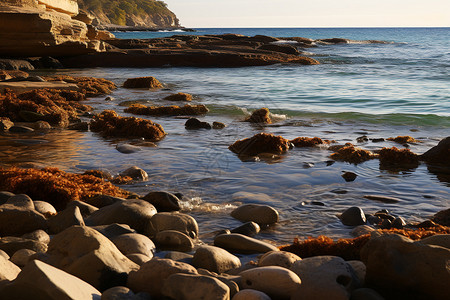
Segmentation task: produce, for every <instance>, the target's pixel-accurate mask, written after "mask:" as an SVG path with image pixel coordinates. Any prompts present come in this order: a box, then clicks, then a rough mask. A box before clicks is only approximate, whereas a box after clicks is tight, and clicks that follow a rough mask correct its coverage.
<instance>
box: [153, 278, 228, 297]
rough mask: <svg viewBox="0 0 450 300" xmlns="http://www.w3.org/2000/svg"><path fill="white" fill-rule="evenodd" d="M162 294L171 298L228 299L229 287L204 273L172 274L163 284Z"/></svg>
mask: <svg viewBox="0 0 450 300" xmlns="http://www.w3.org/2000/svg"><path fill="white" fill-rule="evenodd" d="M162 294H163V295H164V296H166V297H169V298H172V299H184V300H197V299H205V300H221V299H223V300H228V299H230V289H229V287H228V286H227V285H226V284H225V283H223V282H221V281H220V280H218V279H216V278H214V277H210V276H204V275H194V274H173V275H170V276H169V277H168V278H167V279H166V280H165V281H164V284H163V287H162Z"/></svg>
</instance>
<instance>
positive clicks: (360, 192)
mask: <svg viewBox="0 0 450 300" xmlns="http://www.w3.org/2000/svg"><path fill="white" fill-rule="evenodd" d="M223 33H237V34H244V35H256V34H262V35H270V36H275V37H280V38H282V37H292V36H301V37H307V38H312V39H319V38H333V37H339V38H347V39H351V40H356V41H362V40H381V41H386V42H387V43H361V42H358V43H350V44H338V45H318V46H317V47H314V48H308V49H300V50H302V51H305V52H307V55H308V56H310V57H313V58H315V59H317V60H318V61H319V62H320V63H321V64H320V65H314V66H299V65H289V64H281V65H272V66H261V67H245V68H187V67H185V68H181V67H180V68H141V69H139V68H122V69H106V68H96V69H82V70H81V69H80V70H76V69H72V70H58V72H57V73H58V74H61V73H64V74H71V75H75V76H95V77H103V78H106V79H109V80H112V81H114V82H115V83H116V84H117V85H118V86H121V85H122V84H123V82H124V81H125V80H126V79H127V78H131V77H141V76H155V77H156V78H158V79H159V80H160V81H161V82H163V83H164V84H165V89H162V90H159V91H143V90H129V89H123V88H119V89H117V90H115V91H114V92H113V94H112V95H111V96H112V97H113V101H105V100H104V98H105V97H96V98H93V99H90V100H88V101H86V104H89V105H91V106H93V107H94V108H95V111H96V112H101V111H102V110H104V109H114V110H116V111H117V112H119V114H120V115H123V116H130V114H126V113H124V112H123V110H124V108H125V107H126V105H128V104H129V103H136V102H138V103H143V104H146V105H173V104H174V103H173V102H168V101H164V100H162V98H164V97H165V96H167V95H169V94H171V93H175V92H186V93H190V94H192V95H193V96H194V100H193V103H199V104H205V105H206V106H208V108H209V109H210V112H209V113H208V114H207V115H206V116H204V117H201V119H202V120H204V121H207V122H213V121H220V122H223V123H225V124H226V125H227V127H226V128H225V129H222V130H186V129H185V128H184V123H185V122H186V119H183V118H175V117H148V118H149V119H151V120H153V121H155V122H157V123H159V124H161V125H162V126H163V127H164V129H165V131H166V132H167V136H166V137H165V138H164V139H163V140H162V141H160V142H158V143H157V147H142V150H141V151H139V152H136V153H133V154H123V153H120V152H118V151H117V150H116V149H115V147H116V146H117V145H118V144H120V143H129V142H136V141H133V140H130V139H104V138H102V137H100V136H98V135H97V134H94V133H91V132H87V133H80V132H72V131H60V130H53V131H50V132H48V133H45V134H44V133H43V134H41V135H39V136H36V135H31V136H28V137H27V136H24V135H23V134H22V135H14V134H10V135H3V136H1V137H0V150H1V151H0V158H1V160H2V162H3V163H4V164H15V163H21V162H39V163H41V164H43V165H46V166H55V167H59V168H61V169H63V170H66V171H71V172H83V171H85V170H89V169H103V170H108V171H110V172H112V173H113V174H117V173H118V172H120V171H121V170H124V169H126V168H127V167H130V166H133V165H137V166H139V167H141V168H143V169H144V170H146V171H147V172H148V174H149V176H150V179H149V181H147V182H139V183H133V184H130V185H124V186H122V188H124V189H127V190H130V191H132V192H136V193H139V194H141V195H144V194H145V193H147V192H149V191H159V190H164V191H170V192H181V193H183V194H184V195H185V198H184V202H183V207H184V210H183V211H184V212H186V213H189V214H191V215H193V216H194V217H195V218H196V219H197V221H198V222H199V225H200V236H201V238H203V239H204V240H205V241H208V239H211V237H212V236H213V232H214V231H215V230H219V229H226V228H233V227H236V226H238V225H240V222H239V221H237V220H234V219H233V218H232V217H231V216H230V215H229V213H230V211H231V210H233V209H234V208H235V207H237V206H239V205H240V204H242V203H259V204H267V205H271V206H273V207H274V208H276V209H277V210H278V211H279V213H280V222H279V223H278V224H276V225H274V226H271V227H269V228H267V229H265V230H263V232H262V234H261V235H260V238H265V239H268V240H272V241H275V242H276V243H278V244H280V243H290V242H292V240H293V239H294V238H295V237H301V238H304V237H307V236H317V235H319V234H326V235H329V236H331V237H334V238H338V237H349V236H350V231H351V228H350V227H347V226H344V225H342V224H341V222H340V221H339V219H338V217H337V216H338V215H339V214H340V213H341V212H342V211H343V210H345V209H346V208H348V207H351V206H359V207H361V208H362V209H363V210H364V211H365V212H366V213H374V212H376V211H378V210H380V209H388V210H389V211H390V212H391V213H392V214H394V215H399V216H402V217H403V218H405V219H406V220H407V221H409V222H414V221H421V220H423V219H425V218H428V217H430V216H432V215H433V214H434V213H436V212H437V211H439V210H442V209H446V208H448V207H449V206H450V193H449V192H450V183H449V182H450V180H449V176H448V175H447V176H445V175H442V174H434V173H432V172H431V171H429V170H428V168H427V166H426V165H425V164H421V165H420V166H419V167H417V168H415V169H386V168H384V167H380V165H379V161H378V160H371V161H368V162H364V163H362V164H358V165H354V164H350V163H346V162H333V161H330V158H329V155H330V154H331V152H330V151H328V150H326V149H323V148H296V149H293V150H290V151H289V152H288V153H287V154H285V155H281V156H280V157H277V158H275V159H264V158H260V159H259V160H258V159H254V160H252V161H241V160H240V159H239V158H238V157H237V156H236V155H235V154H234V153H232V152H231V151H230V150H228V146H229V145H231V144H232V143H233V142H234V141H236V140H238V139H242V138H247V137H251V136H253V135H254V134H256V133H259V132H268V133H274V134H276V135H282V136H283V137H285V138H288V139H293V138H295V137H298V136H307V137H314V136H318V137H320V138H324V139H332V140H335V141H336V142H338V143H340V144H343V143H346V142H351V143H353V144H355V145H357V146H360V147H362V148H365V149H369V150H376V149H380V148H382V147H393V146H396V147H399V148H402V147H403V145H400V144H396V143H394V142H390V141H384V142H381V143H373V142H370V141H369V142H364V143H357V141H356V138H358V137H360V136H363V135H366V136H367V137H368V138H389V137H395V136H399V135H410V136H413V137H414V138H416V139H418V140H419V141H420V142H419V143H415V144H411V145H410V149H411V150H412V151H413V152H415V153H418V154H421V153H424V152H425V151H426V150H428V149H429V148H431V147H432V146H434V145H436V144H437V143H438V141H439V140H440V139H442V138H444V137H446V136H449V135H450V134H449V133H450V77H449V67H450V49H449V47H448V45H449V42H450V29H449V28H298V29H295V28H260V29H237V28H233V29H217V28H216V29H197V32H195V33H186V34H200V35H204V34H223ZM115 34H116V36H117V37H118V38H152V37H163V36H170V35H172V34H184V33H179V32H176V33H168V32H159V33H158V32H118V33H115ZM261 107H267V108H269V109H270V111H271V112H272V114H273V116H274V118H275V119H276V122H275V123H274V124H272V125H269V126H265V127H261V126H253V125H251V124H249V123H245V122H242V120H243V119H244V118H245V117H246V116H248V114H249V113H250V112H251V111H252V110H254V109H258V108H261ZM30 141H31V142H30ZM344 171H351V172H354V173H356V174H357V175H358V177H357V178H356V180H355V181H353V182H345V180H344V179H343V178H342V177H341V174H342V172H344ZM368 194H371V195H381V196H393V197H396V198H399V199H400V202H398V203H394V204H385V203H380V202H375V201H373V200H368V199H366V198H364V197H363V196H364V195H368ZM317 202H320V203H322V204H323V205H315V204H312V203H317Z"/></svg>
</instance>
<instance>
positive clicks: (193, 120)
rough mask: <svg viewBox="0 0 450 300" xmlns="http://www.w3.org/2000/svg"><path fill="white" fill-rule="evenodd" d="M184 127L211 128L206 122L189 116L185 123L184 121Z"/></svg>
mask: <svg viewBox="0 0 450 300" xmlns="http://www.w3.org/2000/svg"><path fill="white" fill-rule="evenodd" d="M184 128H186V129H211V128H212V127H211V124H209V123H208V122H202V121H200V120H199V119H197V118H189V119H188V120H187V121H186V123H184Z"/></svg>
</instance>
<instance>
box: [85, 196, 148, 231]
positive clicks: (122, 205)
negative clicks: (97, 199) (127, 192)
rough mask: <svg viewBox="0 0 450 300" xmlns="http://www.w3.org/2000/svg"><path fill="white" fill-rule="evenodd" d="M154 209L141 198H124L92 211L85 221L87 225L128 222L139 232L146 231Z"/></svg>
mask: <svg viewBox="0 0 450 300" xmlns="http://www.w3.org/2000/svg"><path fill="white" fill-rule="evenodd" d="M154 214H156V209H155V207H154V206H153V205H151V204H150V203H148V202H146V201H143V200H134V199H133V200H132V199H130V200H126V201H122V202H116V203H114V204H111V205H108V206H105V207H102V208H100V209H99V210H97V211H96V212H94V213H92V214H91V215H90V216H89V217H88V218H86V220H85V222H86V224H87V225H89V226H98V225H109V224H113V223H119V224H128V225H129V226H130V227H131V228H133V229H135V230H136V231H137V232H139V233H144V234H145V233H146V232H147V230H148V227H149V224H150V222H151V219H152V216H153V215H154Z"/></svg>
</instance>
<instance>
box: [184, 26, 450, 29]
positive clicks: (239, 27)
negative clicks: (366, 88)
mask: <svg viewBox="0 0 450 300" xmlns="http://www.w3.org/2000/svg"><path fill="white" fill-rule="evenodd" d="M182 27H183V28H188V29H189V28H193V29H195V28H198V29H207V28H208V29H209V28H211V29H212V28H214V29H220V28H222V29H259V28H265V29H271V28H284V29H293V28H305V29H310V28H449V29H450V26H336V27H332V26H316V27H311V26H299V27H295V26H288V27H285V26H261V27H243V26H233V27H192V26H190V27H187V26H182Z"/></svg>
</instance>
